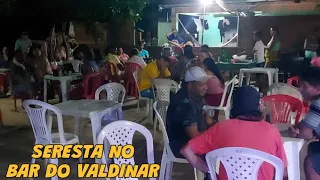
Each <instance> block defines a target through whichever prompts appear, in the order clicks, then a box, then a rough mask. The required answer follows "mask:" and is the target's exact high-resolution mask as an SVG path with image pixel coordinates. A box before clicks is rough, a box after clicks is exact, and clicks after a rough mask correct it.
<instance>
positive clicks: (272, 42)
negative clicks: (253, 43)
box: [265, 36, 275, 49]
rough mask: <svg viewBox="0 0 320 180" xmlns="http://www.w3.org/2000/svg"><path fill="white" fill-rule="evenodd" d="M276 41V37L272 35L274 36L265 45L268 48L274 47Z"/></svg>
mask: <svg viewBox="0 0 320 180" xmlns="http://www.w3.org/2000/svg"><path fill="white" fill-rule="evenodd" d="M274 43H275V37H274V36H272V38H271V39H270V41H269V43H268V44H267V45H266V46H265V48H266V49H271V48H272V47H273V45H274Z"/></svg>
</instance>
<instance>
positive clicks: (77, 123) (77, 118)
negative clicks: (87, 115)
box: [74, 116, 80, 137]
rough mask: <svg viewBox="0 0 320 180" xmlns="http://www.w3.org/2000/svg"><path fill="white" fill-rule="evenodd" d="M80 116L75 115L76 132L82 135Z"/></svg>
mask: <svg viewBox="0 0 320 180" xmlns="http://www.w3.org/2000/svg"><path fill="white" fill-rule="evenodd" d="M79 132H80V117H78V116H75V117H74V134H75V135H77V136H78V137H79V135H80V133H79Z"/></svg>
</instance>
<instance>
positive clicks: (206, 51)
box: [200, 49, 210, 57]
mask: <svg viewBox="0 0 320 180" xmlns="http://www.w3.org/2000/svg"><path fill="white" fill-rule="evenodd" d="M200 53H205V54H207V56H208V57H210V52H209V51H208V50H205V49H201V50H200Z"/></svg>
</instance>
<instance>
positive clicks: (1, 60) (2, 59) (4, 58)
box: [0, 47, 9, 97]
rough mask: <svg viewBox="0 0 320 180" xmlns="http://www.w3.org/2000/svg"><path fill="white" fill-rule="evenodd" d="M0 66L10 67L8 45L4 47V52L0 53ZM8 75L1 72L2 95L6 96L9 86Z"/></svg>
mask: <svg viewBox="0 0 320 180" xmlns="http://www.w3.org/2000/svg"><path fill="white" fill-rule="evenodd" d="M0 68H9V58H8V51H7V47H3V49H2V53H1V55H0ZM6 77H7V76H6V75H5V74H0V97H6V91H7V90H8V89H7V88H6V87H7V83H8V82H7V80H6V79H7V78H6Z"/></svg>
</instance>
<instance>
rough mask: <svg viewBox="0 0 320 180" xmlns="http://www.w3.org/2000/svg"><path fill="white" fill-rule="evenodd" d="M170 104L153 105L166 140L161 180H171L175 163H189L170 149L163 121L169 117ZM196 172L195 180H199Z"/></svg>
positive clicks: (161, 102)
mask: <svg viewBox="0 0 320 180" xmlns="http://www.w3.org/2000/svg"><path fill="white" fill-rule="evenodd" d="M169 104H170V103H169V102H168V101H156V102H155V103H154V104H153V109H154V111H155V112H156V116H157V119H158V120H159V126H160V129H161V131H162V137H163V140H164V145H163V153H162V159H161V169H160V175H159V180H170V179H171V176H172V166H173V163H184V164H188V163H189V162H188V161H187V160H186V159H183V158H177V157H175V156H174V154H173V152H172V150H171V148H170V145H169V138H168V134H167V130H166V127H165V123H164V120H163V119H164V118H165V117H166V115H167V109H168V106H169ZM194 171H195V179H196V180H197V174H196V169H194Z"/></svg>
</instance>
